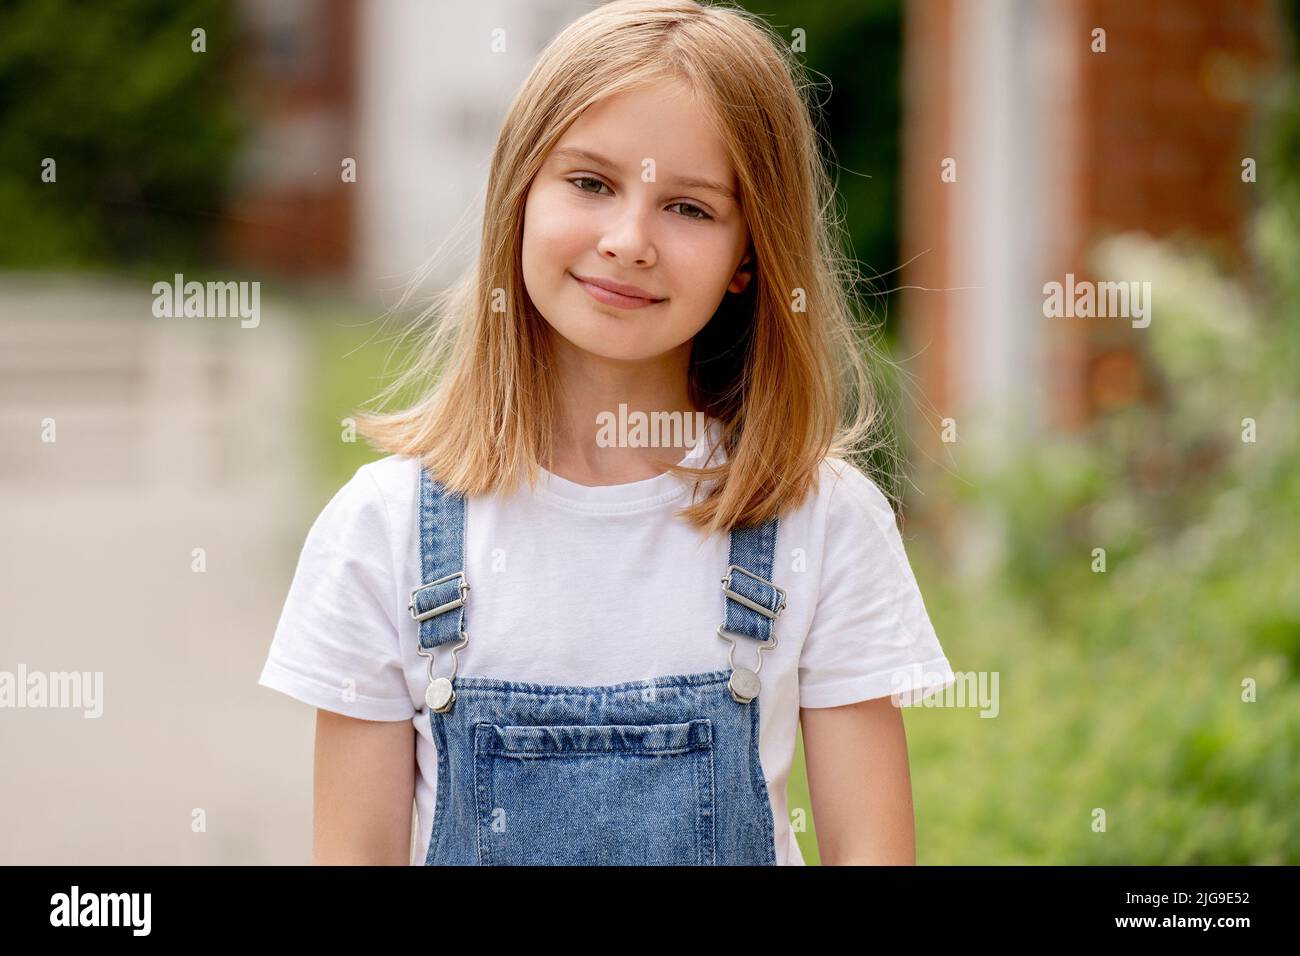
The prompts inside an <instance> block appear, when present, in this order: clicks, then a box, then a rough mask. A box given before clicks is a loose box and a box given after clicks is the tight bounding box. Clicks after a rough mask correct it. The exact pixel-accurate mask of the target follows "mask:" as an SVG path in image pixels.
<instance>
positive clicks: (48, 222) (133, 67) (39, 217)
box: [0, 0, 240, 269]
mask: <svg viewBox="0 0 1300 956" xmlns="http://www.w3.org/2000/svg"><path fill="white" fill-rule="evenodd" d="M5 7H6V9H5V12H4V17H3V28H0V155H3V156H4V157H5V162H4V164H3V165H2V166H0V221H3V222H5V223H7V224H10V225H11V227H13V228H8V229H5V230H3V231H0V264H3V265H5V266H9V267H26V268H41V269H44V268H64V267H98V266H104V265H118V264H125V263H138V262H140V261H142V260H148V259H156V260H158V261H160V262H163V263H166V264H168V265H177V266H182V267H183V266H184V265H187V264H190V263H199V262H202V261H204V260H205V259H207V258H208V257H210V255H211V248H210V243H211V241H212V238H213V235H212V233H213V230H212V226H213V225H214V224H215V223H216V221H217V216H218V214H219V211H220V209H221V205H222V198H223V197H222V192H223V189H224V184H225V182H226V178H227V175H228V170H229V168H230V164H231V162H232V159H233V156H234V151H235V148H236V146H237V144H238V139H239V134H240V131H239V128H238V125H237V123H236V120H235V113H234V108H233V105H232V100H231V96H230V91H229V89H228V88H227V87H228V83H227V81H226V79H225V72H224V70H223V62H224V60H225V58H226V54H227V51H228V50H230V49H231V48H232V46H233V44H232V42H231V41H232V37H231V35H230V31H231V27H232V24H231V9H230V5H229V4H225V3H221V2H219V0H178V2H167V0H113V2H111V3H103V4H92V3H76V2H72V0H41V2H36V0H32V2H26V3H17V4H6V5H5ZM197 27H202V28H203V29H205V30H206V32H207V38H206V43H207V52H205V53H196V52H192V51H191V36H190V31H191V30H192V29H195V28H197ZM46 157H49V158H52V159H54V160H55V162H56V163H57V181H56V182H53V183H47V182H43V181H42V179H41V171H42V162H43V160H44V159H45V158H46ZM14 226H16V227H14Z"/></svg>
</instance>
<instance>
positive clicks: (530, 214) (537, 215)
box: [524, 188, 586, 262]
mask: <svg viewBox="0 0 1300 956" xmlns="http://www.w3.org/2000/svg"><path fill="white" fill-rule="evenodd" d="M524 209H525V211H524V243H525V245H531V246H532V247H533V249H532V252H533V257H534V259H535V260H536V261H538V262H547V261H554V260H556V259H559V258H562V257H563V256H565V255H567V254H568V253H570V252H571V251H572V250H573V248H574V247H575V246H577V245H581V243H582V242H583V241H584V238H585V235H586V220H585V217H584V216H583V215H582V214H581V212H580V211H575V210H574V209H573V207H572V205H571V204H567V203H565V201H564V197H563V196H562V195H557V193H556V191H555V190H553V189H550V188H541V189H536V190H534V191H533V192H532V193H530V194H529V198H528V202H527V203H526V205H525V207H524Z"/></svg>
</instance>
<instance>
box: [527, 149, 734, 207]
mask: <svg viewBox="0 0 1300 956" xmlns="http://www.w3.org/2000/svg"><path fill="white" fill-rule="evenodd" d="M551 155H552V156H553V157H558V156H573V157H577V158H579V159H586V160H589V161H591V162H593V163H595V164H596V165H598V166H604V167H605V168H606V169H613V170H616V171H617V170H618V164H617V163H615V162H614V161H613V160H610V159H607V158H606V157H604V156H602V155H600V153H593V152H592V151H591V150H589V149H582V148H581V147H579V146H557V147H556V148H555V149H554V150H553V151H552V153H551ZM671 182H675V183H678V184H680V185H682V186H686V187H687V188H690V189H707V190H710V191H711V192H715V193H718V194H719V195H722V196H726V197H727V198H728V199H730V200H731V201H732V202H736V201H737V200H736V194H735V193H734V192H732V191H731V190H730V189H728V188H727V187H726V186H724V185H723V184H722V183H720V182H716V181H715V180H712V179H700V178H698V177H695V176H673V177H672V179H671Z"/></svg>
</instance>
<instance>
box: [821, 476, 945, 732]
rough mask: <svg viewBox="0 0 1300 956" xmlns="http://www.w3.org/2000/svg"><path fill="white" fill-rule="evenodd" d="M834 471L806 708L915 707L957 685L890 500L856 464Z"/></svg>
mask: <svg viewBox="0 0 1300 956" xmlns="http://www.w3.org/2000/svg"><path fill="white" fill-rule="evenodd" d="M834 467H835V471H837V472H838V476H837V475H836V474H832V475H831V476H830V480H831V481H833V482H834V485H833V487H832V490H831V492H830V500H829V503H828V514H827V523H826V540H825V551H824V559H823V562H822V568H821V586H820V593H819V595H818V599H817V607H816V610H815V611H814V612H813V620H812V623H811V625H810V627H809V631H808V635H807V637H806V638H805V639H804V645H803V649H802V651H801V652H800V656H799V705H800V706H801V707H839V706H842V705H844V704H852V703H856V702H858V701H863V700H870V699H871V698H875V697H894V700H895V703H897V704H899V705H900V706H908V705H910V704H915V703H918V702H920V701H921V700H924V699H925V698H926V697H929V696H930V695H931V694H933V693H936V692H938V691H939V690H941V689H942V688H944V687H947V686H948V685H950V684H952V683H953V682H954V681H955V679H956V678H955V676H954V674H953V672H952V668H951V667H949V665H948V660H947V657H946V656H945V655H944V652H943V648H942V647H940V645H939V639H938V637H937V636H936V635H935V632H934V627H933V625H932V624H931V623H930V616H929V615H928V614H927V613H926V610H925V602H924V601H923V600H922V598H921V591H920V589H919V588H918V587H917V584H916V578H915V577H914V576H913V574H912V568H911V565H910V564H909V563H908V560H907V554H906V552H905V551H904V550H903V539H902V536H901V535H900V534H899V532H898V524H897V522H896V521H895V518H894V510H893V508H892V507H891V506H890V504H889V500H888V499H887V498H886V497H885V496H884V494H883V493H881V491H880V489H879V488H877V487H876V485H875V483H874V482H872V481H871V479H870V478H868V477H867V476H866V475H864V474H863V473H862V472H861V471H859V470H858V469H857V468H856V467H854V466H853V465H851V464H849V463H847V462H843V461H838V460H837V461H836V464H835V466H834ZM895 695H896V696H895Z"/></svg>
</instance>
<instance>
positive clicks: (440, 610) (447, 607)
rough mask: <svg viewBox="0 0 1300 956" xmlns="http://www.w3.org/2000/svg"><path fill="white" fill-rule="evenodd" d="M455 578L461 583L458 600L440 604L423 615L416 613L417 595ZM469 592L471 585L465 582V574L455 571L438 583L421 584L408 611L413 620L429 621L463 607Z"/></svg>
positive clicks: (412, 595) (412, 598) (440, 579)
mask: <svg viewBox="0 0 1300 956" xmlns="http://www.w3.org/2000/svg"><path fill="white" fill-rule="evenodd" d="M454 578H460V581H461V583H460V597H458V598H456V600H454V601H448V602H447V603H446V604H439V605H438V606H437V607H431V608H429V610H427V611H425V612H424V613H423V614H416V613H415V596H416V595H417V594H419V593H420V592H421V591H427V590H428V589H429V588H432V587H437V586H438V585H439V584H446V583H447V582H448V581H451V580H453V579H454ZM467 591H469V584H468V582H466V580H465V572H464V571H455V572H453V573H452V574H448V575H447V576H446V577H442V578H438V580H436V581H430V582H429V583H428V584H421V585H420V586H419V587H418V588H416V589H415V590H414V591H412V592H411V603H410V604H408V605H407V606H406V607H407V610H408V611H410V612H411V618H412V619H413V620H416V621H427V620H428V619H429V618H431V617H437V616H438V615H439V614H444V613H446V612H447V611H454V610H456V608H458V607H463V606H464V604H465V594H466V592H467Z"/></svg>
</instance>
